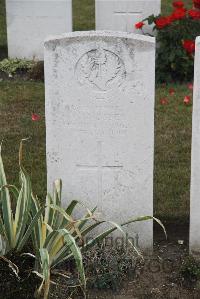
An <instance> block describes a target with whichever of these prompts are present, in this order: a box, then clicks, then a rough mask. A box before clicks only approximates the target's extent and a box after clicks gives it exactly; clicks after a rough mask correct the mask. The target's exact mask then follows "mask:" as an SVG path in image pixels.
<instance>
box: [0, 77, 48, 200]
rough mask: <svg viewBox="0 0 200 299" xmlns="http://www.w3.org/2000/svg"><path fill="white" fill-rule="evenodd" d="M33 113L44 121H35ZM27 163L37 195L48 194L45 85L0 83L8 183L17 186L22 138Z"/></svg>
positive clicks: (0, 126)
mask: <svg viewBox="0 0 200 299" xmlns="http://www.w3.org/2000/svg"><path fill="white" fill-rule="evenodd" d="M32 113H38V114H39V115H40V116H41V121H39V122H33V121H32V120H31V115H32ZM27 137H29V138H30V139H29V140H28V141H27V142H26V143H25V146H24V162H25V165H26V168H27V170H28V171H29V173H30V174H31V178H32V182H33V188H34V191H35V193H36V194H38V196H40V197H42V196H44V195H45V193H46V161H45V159H46V158H45V119H44V84H43V83H32V82H26V83H25V82H23V81H21V82H20V81H19V82H0V140H4V141H3V147H2V155H3V159H4V161H5V165H6V174H7V178H8V181H9V182H14V183H15V184H17V183H18V149H19V142H20V140H21V139H22V138H27Z"/></svg>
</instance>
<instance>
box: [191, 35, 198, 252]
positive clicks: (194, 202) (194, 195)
mask: <svg viewBox="0 0 200 299" xmlns="http://www.w3.org/2000/svg"><path fill="white" fill-rule="evenodd" d="M191 166H192V170H191V172H192V173H191V195H190V252H191V253H192V254H194V255H198V256H199V257H200V37H198V38H197V39H196V51H195V72H194V96H193V121H192V165H191Z"/></svg>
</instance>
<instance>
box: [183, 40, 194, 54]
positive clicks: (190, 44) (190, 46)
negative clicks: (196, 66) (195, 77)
mask: <svg viewBox="0 0 200 299" xmlns="http://www.w3.org/2000/svg"><path fill="white" fill-rule="evenodd" d="M183 48H184V49H185V50H186V52H187V53H188V54H192V53H193V52H194V51H195V42H194V41H193V40H189V39H186V40H184V41H183Z"/></svg>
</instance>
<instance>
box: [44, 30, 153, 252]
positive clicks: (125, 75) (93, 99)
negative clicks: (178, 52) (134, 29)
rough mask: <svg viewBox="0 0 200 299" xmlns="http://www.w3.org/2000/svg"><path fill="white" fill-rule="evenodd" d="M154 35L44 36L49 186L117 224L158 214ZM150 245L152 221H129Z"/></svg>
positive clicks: (131, 230) (144, 243)
mask: <svg viewBox="0 0 200 299" xmlns="http://www.w3.org/2000/svg"><path fill="white" fill-rule="evenodd" d="M154 71H155V41H154V38H151V37H145V36H140V35H134V34H128V33H123V32H119V33H118V32H109V31H108V32H106V31H99V32H98V31H97V32H95V31H91V32H74V33H71V34H65V35H63V36H60V37H55V38H52V39H49V40H48V41H46V42H45V80H46V82H45V83H46V84H45V89H46V130H47V131H46V134H47V135H46V138H47V139H46V147H47V169H48V185H49V186H51V184H52V182H53V181H54V180H55V179H56V178H62V179H63V188H64V189H63V193H64V196H63V198H64V199H65V201H67V202H69V201H70V200H72V199H78V200H80V201H82V202H83V203H84V204H85V205H86V206H88V207H89V208H90V209H92V208H93V207H95V206H97V207H98V210H99V211H100V212H101V217H102V218H103V219H107V220H113V221H116V222H117V223H122V222H123V221H125V220H127V219H129V218H130V217H133V216H141V215H152V213H153V148H154V83H155V82H154V80H155V79H154ZM129 233H130V235H131V236H133V237H134V235H135V233H138V234H139V246H141V247H143V248H151V246H152V241H153V230H152V221H149V222H146V223H139V224H137V225H134V226H133V227H129Z"/></svg>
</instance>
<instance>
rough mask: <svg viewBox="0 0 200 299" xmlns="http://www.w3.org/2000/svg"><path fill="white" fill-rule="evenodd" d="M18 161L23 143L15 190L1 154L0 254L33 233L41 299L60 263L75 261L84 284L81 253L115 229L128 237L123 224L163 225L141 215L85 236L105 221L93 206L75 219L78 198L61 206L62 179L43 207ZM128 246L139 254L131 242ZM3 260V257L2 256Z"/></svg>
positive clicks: (18, 247)
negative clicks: (97, 216)
mask: <svg viewBox="0 0 200 299" xmlns="http://www.w3.org/2000/svg"><path fill="white" fill-rule="evenodd" d="M0 154H1V153H0ZM21 161H22V142H21V144H20V150H19V166H20V182H21V188H20V190H18V189H17V188H16V187H15V186H13V185H8V184H7V180H6V176H5V171H4V166H3V161H2V158H1V155H0V187H1V189H0V208H1V209H0V240H1V242H0V246H1V248H0V254H1V255H5V254H6V253H8V252H12V251H21V250H22V249H23V247H24V245H26V243H27V241H28V240H29V237H30V235H32V243H33V247H34V254H35V255H34V257H35V260H36V263H35V271H34V273H36V274H37V275H38V276H39V277H40V278H41V279H42V282H41V285H40V287H39V289H38V295H40V294H41V292H42V290H44V299H47V298H48V294H49V288H50V276H51V269H52V268H54V267H56V266H57V265H58V264H60V263H61V262H63V261H70V260H74V261H75V263H76V267H77V271H78V273H79V279H80V284H81V285H82V286H83V287H85V286H86V278H85V270H84V265H83V257H82V252H85V251H87V250H89V249H91V248H92V247H94V246H96V245H97V244H98V243H99V242H102V240H104V239H105V238H106V237H107V236H108V235H109V234H111V233H112V232H114V231H115V230H119V231H120V232H121V233H122V234H123V235H124V236H125V237H127V235H126V234H125V233H124V231H123V229H122V227H123V226H126V225H128V224H130V223H134V222H140V221H146V220H152V219H154V220H155V221H156V222H158V223H159V224H160V225H161V226H162V227H163V225H162V224H161V222H160V221H159V220H158V219H156V218H153V217H151V216H142V217H138V218H133V219H130V220H128V221H127V222H126V223H123V224H121V225H118V224H116V223H114V222H111V221H110V222H107V223H108V224H109V225H110V226H111V228H109V229H107V230H105V231H103V232H102V233H100V234H98V235H97V236H95V235H94V237H93V238H90V239H86V237H87V235H88V234H90V233H91V231H93V230H94V229H95V228H96V227H98V226H99V225H101V224H102V223H105V221H99V220H98V219H96V217H95V214H94V213H95V211H96V208H94V209H93V211H90V210H88V209H86V211H87V213H86V214H85V215H84V216H82V217H81V218H79V219H76V220H75V219H74V218H73V213H74V210H75V208H76V207H77V205H78V202H77V201H72V202H71V203H70V204H69V206H68V207H67V209H63V208H62V207H61V206H62V204H61V193H62V182H61V180H57V181H55V183H54V190H53V195H52V196H51V195H50V194H47V197H46V204H45V207H42V206H41V205H40V202H39V200H38V198H37V197H36V196H34V195H33V192H32V188H31V181H30V178H29V176H28V174H27V172H26V171H25V169H24V168H23V166H22V163H21ZM11 198H12V199H13V201H12V202H11ZM43 211H44V213H43ZM163 229H164V227H163ZM164 231H165V229H164ZM129 242H130V241H129ZM130 245H131V246H132V247H133V248H134V249H135V251H136V252H137V253H138V254H139V252H138V250H137V249H136V248H135V247H134V245H133V244H132V243H131V242H130ZM4 259H6V258H5V257H4ZM8 262H9V263H11V262H10V261H8Z"/></svg>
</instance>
